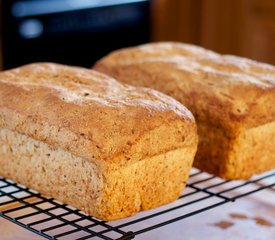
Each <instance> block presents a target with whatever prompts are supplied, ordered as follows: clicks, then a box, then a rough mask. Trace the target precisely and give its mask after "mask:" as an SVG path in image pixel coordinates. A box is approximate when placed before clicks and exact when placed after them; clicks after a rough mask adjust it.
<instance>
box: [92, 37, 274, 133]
mask: <svg viewBox="0 0 275 240" xmlns="http://www.w3.org/2000/svg"><path fill="white" fill-rule="evenodd" d="M95 69H96V70H98V71H101V72H104V73H107V74H109V75H110V76H113V77H115V78H117V79H118V80H120V81H123V82H126V83H130V84H133V85H137V86H146V87H153V88H155V89H157V90H160V91H162V92H164V93H166V94H168V95H170V96H173V97H174V98H176V99H177V100H178V101H180V102H182V103H183V104H184V105H185V106H187V107H188V108H189V109H190V110H191V111H192V112H193V114H194V115H195V117H196V118H197V119H198V120H203V121H205V120H207V121H210V122H213V123H214V124H215V125H216V126H217V125H218V124H220V125H223V126H225V127H229V128H235V126H236V124H238V125H242V126H245V127H253V126H257V125H260V124H263V123H267V122H271V121H274V120H275V67H273V66H271V65H268V64H264V63H259V62H256V61H253V60H249V59H246V58H241V57H236V56H230V55H220V54H217V53H215V52H212V51H209V50H206V49H204V48H201V47H197V46H194V45H189V44H182V43H173V42H166V43H151V44H145V45H141V46H138V47H132V48H126V49H122V50H118V51H115V52H113V53H111V54H109V55H107V56H106V57H104V58H103V59H102V60H100V61H99V62H97V64H96V65H95ZM130 73H131V75H132V77H130ZM217 127H218V126H217Z"/></svg>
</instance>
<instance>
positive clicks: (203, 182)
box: [0, 169, 275, 240]
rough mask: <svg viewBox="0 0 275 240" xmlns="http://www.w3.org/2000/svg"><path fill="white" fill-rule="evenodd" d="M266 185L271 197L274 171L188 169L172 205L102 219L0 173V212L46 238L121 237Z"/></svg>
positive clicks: (130, 235) (127, 237) (212, 206)
mask: <svg viewBox="0 0 275 240" xmlns="http://www.w3.org/2000/svg"><path fill="white" fill-rule="evenodd" d="M267 188H269V189H270V190H271V191H273V192H274V196H275V170H273V171H269V172H266V173H264V174H262V175H259V176H256V177H254V178H252V179H251V180H249V181H225V180H222V179H220V178H217V177H214V176H212V175H209V174H207V173H204V172H201V171H199V170H197V169H192V171H191V175H190V178H189V181H188V184H187V187H186V188H185V190H184V192H183V194H182V195H181V196H180V197H179V199H178V200H177V201H175V202H174V203H171V204H168V205H166V206H162V207H159V208H157V209H153V210H149V211H145V212H142V213H139V214H137V215H136V216H134V217H130V218H126V219H123V220H119V221H113V222H105V221H101V220H98V219H95V218H92V217H90V216H88V215H86V214H85V213H83V212H81V211H79V210H78V209H75V208H73V207H71V206H69V205H65V204H62V203H60V202H58V201H56V200H54V199H53V198H47V197H44V196H41V195H40V194H39V193H38V192H36V191H33V190H31V189H28V188H26V187H24V186H22V185H19V184H16V183H14V182H13V181H11V180H7V179H4V178H1V177H0V216H1V217H3V218H5V219H7V220H9V221H12V222H14V223H16V224H18V225H19V226H21V227H23V228H26V229H28V230H30V231H32V232H34V233H36V234H38V235H40V236H43V237H45V238H46V239H62V240H68V239H70V240H72V239H75V240H85V239H107V240H110V239H120V240H126V239H133V238H135V236H137V235H140V234H142V233H145V232H148V231H151V230H154V229H157V228H160V227H162V226H165V225H167V224H171V223H173V222H176V221H179V220H182V219H185V218H188V217H191V216H193V215H195V214H198V213H200V212H203V211H206V210H208V209H211V208H214V207H217V206H220V205H223V204H225V203H228V202H234V201H235V200H237V199H239V198H242V197H244V196H247V195H250V194H252V193H255V192H258V191H260V190H263V189H267ZM164 219H165V220H164Z"/></svg>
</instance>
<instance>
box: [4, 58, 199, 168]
mask: <svg viewBox="0 0 275 240" xmlns="http://www.w3.org/2000/svg"><path fill="white" fill-rule="evenodd" d="M0 116H1V118H0V119H1V120H0V126H1V127H4V128H8V129H10V130H15V131H17V132H20V133H23V134H26V135H28V136H30V137H33V138H34V139H37V140H40V141H44V142H46V143H48V144H50V145H52V146H55V147H61V148H63V149H65V150H68V151H70V152H72V153H73V154H75V155H76V156H80V157H84V158H86V159H89V160H90V161H92V162H95V163H98V164H101V163H102V162H106V161H107V162H109V163H112V162H114V161H116V160H118V159H119V161H120V162H119V163H121V164H123V163H124V162H123V161H125V162H134V161H137V160H139V159H142V158H144V157H146V156H153V155H156V154H160V153H161V152H166V151H169V150H172V149H176V148H180V147H183V146H185V145H188V144H193V142H192V141H193V140H192V141H191V142H190V143H188V141H182V138H183V137H185V138H186V137H187V136H188V135H190V136H192V137H191V138H192V139H195V138H196V135H195V134H194V132H196V126H195V123H194V119H193V116H192V114H191V113H190V112H189V111H188V110H187V109H186V108H185V107H184V106H182V105H181V104H179V103H178V102H176V101H175V100H173V99H172V98H170V97H167V96H165V95H163V94H161V93H158V92H157V91H153V90H150V89H145V88H135V87H131V86H128V85H124V84H121V83H118V82H117V81H115V80H114V79H112V78H110V77H108V76H106V75H103V74H100V73H97V72H95V71H93V70H86V69H82V68H78V67H69V66H63V65H59V64H51V63H37V64H30V65H26V66H23V67H20V68H17V69H13V70H8V71H5V72H2V73H0ZM163 126H164V127H163ZM158 129H161V130H160V131H161V132H165V134H166V137H167V139H157V138H152V136H150V133H153V132H154V131H156V132H158ZM158 134H159V133H158ZM145 136H147V137H148V136H149V140H150V139H155V142H151V144H150V147H148V146H146V145H145V144H144V141H146V139H144V138H145ZM147 142H148V141H147ZM121 156H122V157H121Z"/></svg>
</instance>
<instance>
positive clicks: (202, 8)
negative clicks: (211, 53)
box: [153, 0, 275, 65]
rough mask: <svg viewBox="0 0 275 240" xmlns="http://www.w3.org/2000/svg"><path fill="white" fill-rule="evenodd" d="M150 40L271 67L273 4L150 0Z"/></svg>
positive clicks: (270, 1)
mask: <svg viewBox="0 0 275 240" xmlns="http://www.w3.org/2000/svg"><path fill="white" fill-rule="evenodd" d="M153 14H154V17H153V40H154V41H164V40H174V41H182V42H188V43H194V44H198V45H201V46H204V47H207V48H210V49H213V50H215V51H218V52H220V53H227V54H236V55H241V56H246V57H249V58H252V59H256V60H260V61H264V62H268V63H272V64H274V65H275V54H274V52H275V1H274V0H264V1H263V0H222V1H221V0H173V1H171V0H154V1H153Z"/></svg>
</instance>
